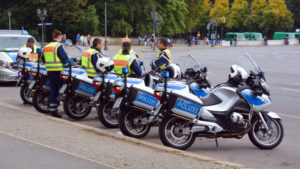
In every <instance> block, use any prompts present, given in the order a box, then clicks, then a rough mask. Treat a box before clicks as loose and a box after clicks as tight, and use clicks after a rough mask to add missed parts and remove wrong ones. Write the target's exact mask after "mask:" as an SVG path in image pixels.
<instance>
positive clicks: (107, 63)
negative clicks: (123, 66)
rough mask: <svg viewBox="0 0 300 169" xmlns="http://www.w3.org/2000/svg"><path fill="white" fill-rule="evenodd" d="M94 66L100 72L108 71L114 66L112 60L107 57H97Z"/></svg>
mask: <svg viewBox="0 0 300 169" xmlns="http://www.w3.org/2000/svg"><path fill="white" fill-rule="evenodd" d="M96 67H97V68H98V69H99V70H100V71H101V72H102V73H107V72H110V71H111V70H112V69H113V68H114V62H113V61H112V60H111V59H110V58H109V57H102V58H99V59H98V61H97V63H96Z"/></svg>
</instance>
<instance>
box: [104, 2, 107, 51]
mask: <svg viewBox="0 0 300 169" xmlns="http://www.w3.org/2000/svg"><path fill="white" fill-rule="evenodd" d="M104 4H105V10H104V20H105V40H104V50H107V7H106V2H105V3H104Z"/></svg>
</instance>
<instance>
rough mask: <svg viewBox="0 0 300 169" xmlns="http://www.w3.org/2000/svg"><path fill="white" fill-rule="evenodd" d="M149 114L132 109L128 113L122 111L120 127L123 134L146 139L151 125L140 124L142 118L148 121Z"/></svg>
mask: <svg viewBox="0 0 300 169" xmlns="http://www.w3.org/2000/svg"><path fill="white" fill-rule="evenodd" d="M148 116H149V115H148V114H147V113H146V112H142V111H141V110H138V109H130V110H128V111H121V112H120V116H119V127H120V130H121V132H122V133H123V134H124V135H126V136H130V137H134V138H142V137H145V136H146V135H147V134H148V133H149V131H150V129H151V125H150V124H146V125H144V124H140V123H141V122H140V121H139V120H141V119H142V118H147V119H148Z"/></svg>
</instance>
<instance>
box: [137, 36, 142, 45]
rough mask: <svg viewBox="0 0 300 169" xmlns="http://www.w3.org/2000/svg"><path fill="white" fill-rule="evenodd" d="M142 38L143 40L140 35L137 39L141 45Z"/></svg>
mask: <svg viewBox="0 0 300 169" xmlns="http://www.w3.org/2000/svg"><path fill="white" fill-rule="evenodd" d="M141 40H142V38H141V36H140V35H139V36H138V38H137V41H138V44H139V46H141Z"/></svg>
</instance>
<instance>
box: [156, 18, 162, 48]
mask: <svg viewBox="0 0 300 169" xmlns="http://www.w3.org/2000/svg"><path fill="white" fill-rule="evenodd" d="M161 23H162V16H159V20H158V21H156V26H157V44H158V41H159V37H160V32H159V26H160V25H161Z"/></svg>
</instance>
